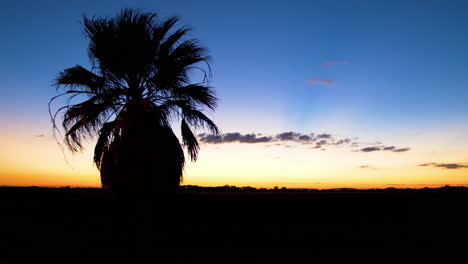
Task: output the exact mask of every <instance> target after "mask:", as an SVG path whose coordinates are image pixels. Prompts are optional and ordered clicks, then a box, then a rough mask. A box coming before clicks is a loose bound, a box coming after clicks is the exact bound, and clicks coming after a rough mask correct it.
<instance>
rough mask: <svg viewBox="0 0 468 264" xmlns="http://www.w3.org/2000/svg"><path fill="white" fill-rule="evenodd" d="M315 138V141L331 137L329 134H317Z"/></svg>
mask: <svg viewBox="0 0 468 264" xmlns="http://www.w3.org/2000/svg"><path fill="white" fill-rule="evenodd" d="M316 138H317V139H321V138H323V139H330V138H332V136H331V135H330V134H318V135H317V137H316Z"/></svg>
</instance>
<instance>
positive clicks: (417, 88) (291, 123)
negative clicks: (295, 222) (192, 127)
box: [0, 0, 468, 188]
mask: <svg viewBox="0 0 468 264" xmlns="http://www.w3.org/2000/svg"><path fill="white" fill-rule="evenodd" d="M124 7H132V8H140V9H142V10H144V11H155V12H157V13H158V14H160V16H161V17H163V18H164V17H168V16H172V15H177V16H180V17H181V18H182V19H181V24H186V25H190V26H192V28H193V32H192V35H193V37H195V38H198V39H199V40H200V41H201V43H202V44H203V45H205V46H206V47H208V49H209V52H210V55H211V56H212V57H213V63H212V69H213V81H212V86H214V87H215V90H216V92H217V95H218V97H219V98H220V106H219V109H218V110H217V111H216V112H214V113H210V116H211V117H212V118H213V119H214V120H215V121H216V122H217V124H218V125H219V126H220V128H221V130H222V132H223V133H233V132H238V133H240V134H239V137H238V138H239V140H240V141H239V140H237V141H233V142H232V141H231V142H224V141H223V142H218V143H217V144H214V143H213V142H212V141H209V140H205V143H203V144H202V147H201V152H200V158H199V160H198V161H197V163H192V164H188V166H187V167H186V170H185V172H186V173H185V181H184V184H196V185H204V186H219V185H225V184H229V185H238V186H246V185H250V186H255V187H273V186H286V187H291V188H292V187H300V188H329V187H356V188H372V187H388V186H394V187H400V186H409V187H421V186H440V185H447V184H448V185H466V186H468V168H467V165H468V106H467V104H466V101H467V99H468V31H467V27H468V16H467V15H466V14H467V13H468V1H455V0H453V1H446V0H440V1H430V0H424V1H423V0H421V1H371V0H369V1H332V0H324V1H229V2H226V1H214V0H211V1H201V0H199V1H176V0H174V1H117V0H107V1H98V0H93V1H84V0H79V1H58V0H54V1H52V0H51V1H21V0H14V1H11V0H6V1H2V8H1V9H0V20H1V23H0V33H1V41H0V80H1V82H0V89H1V91H2V95H1V97H0V122H1V126H0V144H1V145H0V146H1V148H0V185H41V186H46V185H47V186H49V185H53V186H63V185H71V186H98V185H99V173H98V171H97V169H96V168H95V167H94V166H93V164H92V154H91V153H92V149H93V142H90V143H89V146H88V148H87V150H86V151H85V152H84V153H82V154H78V155H72V154H70V153H69V152H67V151H66V150H64V151H63V152H62V150H61V148H60V147H59V146H58V144H57V143H56V141H55V140H54V139H53V137H52V125H51V122H50V119H49V114H48V108H47V104H48V102H49V100H50V98H51V97H52V96H54V95H57V92H56V91H55V87H53V86H52V82H53V79H54V78H55V77H56V75H57V74H58V73H59V72H60V71H61V70H63V69H65V68H68V67H73V66H75V65H76V64H80V65H82V66H85V67H89V62H88V58H87V40H86V38H85V37H84V34H83V33H82V25H81V22H80V21H81V17H82V15H83V14H86V15H88V16H93V15H95V16H113V15H115V14H117V13H118V12H119V11H120V10H121V8H124ZM290 131H292V132H296V133H300V134H301V135H310V133H314V134H315V136H317V135H319V134H322V135H323V134H330V137H329V138H325V139H326V141H327V142H326V144H323V145H321V146H319V147H317V142H319V139H317V140H315V141H310V142H306V143H307V144H304V143H305V142H301V141H299V140H297V138H296V139H295V140H281V139H282V137H279V136H277V135H278V134H281V133H284V132H290ZM198 132H199V133H203V131H198ZM248 133H254V134H255V135H256V138H260V137H262V136H266V137H271V138H270V139H269V140H268V141H269V142H259V143H252V142H250V143H245V142H246V141H248V140H243V139H245V138H246V137H245V135H246V134H248ZM259 134H261V135H259ZM283 139H284V138H283ZM340 139H349V142H348V143H343V144H337V143H338V141H339V140H340ZM352 143H355V144H354V145H353V144H352ZM391 146H394V148H393V150H395V149H404V150H405V151H392V149H391V148H390V149H388V150H383V149H384V148H385V147H391ZM379 149H380V150H379ZM372 150H373V151H372ZM421 165H424V166H421Z"/></svg>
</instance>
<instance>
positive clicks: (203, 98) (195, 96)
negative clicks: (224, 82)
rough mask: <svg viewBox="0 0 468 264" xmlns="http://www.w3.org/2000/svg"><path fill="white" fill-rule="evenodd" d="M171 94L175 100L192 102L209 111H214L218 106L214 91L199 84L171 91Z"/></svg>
mask: <svg viewBox="0 0 468 264" xmlns="http://www.w3.org/2000/svg"><path fill="white" fill-rule="evenodd" d="M172 94H173V95H174V97H176V98H182V99H185V100H188V101H192V102H194V103H195V104H200V105H201V106H206V107H208V108H209V109H211V110H214V109H215V108H216V107H217V105H218V98H216V96H215V93H214V91H213V90H212V89H211V88H210V87H207V86H204V85H200V84H190V85H186V86H183V87H180V88H177V89H173V91H172Z"/></svg>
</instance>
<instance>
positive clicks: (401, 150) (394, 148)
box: [358, 146, 411, 152]
mask: <svg viewBox="0 0 468 264" xmlns="http://www.w3.org/2000/svg"><path fill="white" fill-rule="evenodd" d="M410 150H411V149H410V148H396V147H395V146H390V147H386V146H374V147H366V148H362V149H360V150H358V151H359V152H374V151H391V152H406V151H410Z"/></svg>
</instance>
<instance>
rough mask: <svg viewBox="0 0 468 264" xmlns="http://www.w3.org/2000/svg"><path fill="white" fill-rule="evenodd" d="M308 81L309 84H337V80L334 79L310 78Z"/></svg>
mask: <svg viewBox="0 0 468 264" xmlns="http://www.w3.org/2000/svg"><path fill="white" fill-rule="evenodd" d="M307 83H308V84H325V85H335V84H336V82H335V81H332V80H322V79H317V78H315V79H310V80H307Z"/></svg>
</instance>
